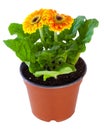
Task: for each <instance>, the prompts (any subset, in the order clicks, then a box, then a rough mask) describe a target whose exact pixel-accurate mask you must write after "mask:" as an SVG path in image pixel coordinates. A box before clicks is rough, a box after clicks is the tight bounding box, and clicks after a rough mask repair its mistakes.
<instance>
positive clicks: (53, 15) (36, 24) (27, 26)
mask: <svg viewBox="0 0 104 130" xmlns="http://www.w3.org/2000/svg"><path fill="white" fill-rule="evenodd" d="M73 21H74V19H73V18H72V17H71V16H68V15H64V14H59V13H58V12H57V11H56V10H52V9H40V10H36V11H35V12H33V13H31V14H30V15H28V16H27V18H26V19H25V21H24V22H23V30H24V32H25V33H30V34H31V33H34V32H36V30H37V29H41V28H42V27H43V25H47V26H49V29H50V30H51V31H54V32H60V31H63V30H64V29H66V28H67V29H70V28H71V26H72V23H73Z"/></svg>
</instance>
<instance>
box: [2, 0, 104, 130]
mask: <svg viewBox="0 0 104 130" xmlns="http://www.w3.org/2000/svg"><path fill="white" fill-rule="evenodd" d="M40 8H53V9H56V10H57V11H60V12H61V13H66V14H69V15H71V16H72V17H77V16H78V15H85V16H86V17H87V18H97V19H98V20H99V27H98V28H96V29H95V33H94V35H93V37H92V41H91V42H90V43H89V44H87V50H86V52H85V53H83V54H82V55H81V56H82V57H83V58H84V60H85V61H86V63H87V74H86V75H85V77H84V80H83V83H82V84H81V86H80V91H79V96H78V101H77V106H76V111H75V113H74V115H73V116H72V117H71V118H69V119H67V120H65V121H62V122H58V123H57V122H55V121H51V122H44V121H41V120H39V119H37V118H36V117H35V116H34V115H33V114H32V112H31V108H30V103H29V99H28V95H27V90H26V87H25V85H24V83H23V81H22V78H21V76H20V73H19V66H20V63H21V61H20V60H19V59H18V58H17V57H16V56H15V54H14V53H13V52H12V51H11V50H10V49H9V48H7V47H6V46H5V45H4V43H3V40H4V39H8V38H10V35H9V33H8V30H7V28H8V26H9V24H10V23H11V22H18V23H21V22H22V21H23V20H24V18H25V17H26V16H27V15H28V14H29V13H31V12H33V11H34V10H36V9H40ZM103 39H104V4H103V0H37V1H36V0H3V1H2V2H1V3H0V130H35V129H37V130H38V129H39V130H54V129H58V130H60V129H61V130H68V129H70V130H104V88H103V87H104V68H103V66H104V57H103V56H104V41H103Z"/></svg>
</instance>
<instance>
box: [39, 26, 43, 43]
mask: <svg viewBox="0 0 104 130" xmlns="http://www.w3.org/2000/svg"><path fill="white" fill-rule="evenodd" d="M39 33H40V38H41V41H44V35H43V29H42V28H40V29H39Z"/></svg>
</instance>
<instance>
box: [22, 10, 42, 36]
mask: <svg viewBox="0 0 104 130" xmlns="http://www.w3.org/2000/svg"><path fill="white" fill-rule="evenodd" d="M43 12H44V9H40V10H36V11H35V12H33V13H31V14H30V15H28V16H27V18H26V19H25V21H24V22H23V30H24V32H25V33H30V34H31V33H34V32H35V31H36V30H37V29H39V28H41V27H42V26H43V21H42V14H43Z"/></svg>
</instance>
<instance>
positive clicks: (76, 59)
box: [73, 53, 80, 65]
mask: <svg viewBox="0 0 104 130" xmlns="http://www.w3.org/2000/svg"><path fill="white" fill-rule="evenodd" d="M79 57H80V53H78V54H77V55H76V58H75V60H74V61H73V64H74V65H75V64H76V63H77V61H78V59H79Z"/></svg>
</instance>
